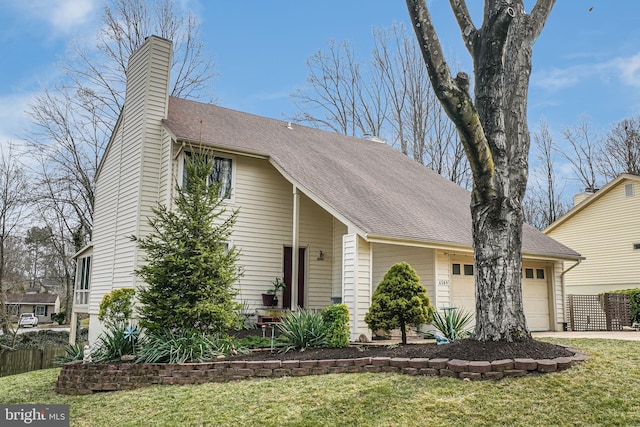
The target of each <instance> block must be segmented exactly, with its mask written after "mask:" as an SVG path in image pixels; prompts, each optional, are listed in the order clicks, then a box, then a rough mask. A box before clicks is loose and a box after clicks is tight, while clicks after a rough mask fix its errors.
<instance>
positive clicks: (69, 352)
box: [56, 344, 84, 365]
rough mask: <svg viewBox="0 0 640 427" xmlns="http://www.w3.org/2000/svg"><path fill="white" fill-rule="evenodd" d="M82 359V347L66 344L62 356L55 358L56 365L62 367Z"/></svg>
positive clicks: (80, 345)
mask: <svg viewBox="0 0 640 427" xmlns="http://www.w3.org/2000/svg"><path fill="white" fill-rule="evenodd" d="M83 358H84V346H83V345H82V344H67V345H66V346H65V348H64V354H62V355H60V356H57V357H56V363H57V364H58V365H64V364H65V363H68V362H73V361H74V360H82V359H83Z"/></svg>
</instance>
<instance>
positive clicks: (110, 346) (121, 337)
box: [91, 325, 143, 363]
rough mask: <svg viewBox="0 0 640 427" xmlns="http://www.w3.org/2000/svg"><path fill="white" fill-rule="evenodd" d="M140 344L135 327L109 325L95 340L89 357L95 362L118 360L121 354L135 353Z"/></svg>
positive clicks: (141, 343)
mask: <svg viewBox="0 0 640 427" xmlns="http://www.w3.org/2000/svg"><path fill="white" fill-rule="evenodd" d="M142 345H143V342H141V340H140V338H139V336H138V333H137V328H135V327H132V326H127V327H124V326H122V325H110V326H109V327H108V328H107V330H106V331H104V332H103V333H102V334H100V336H99V337H98V339H97V340H96V344H95V346H94V348H93V349H92V351H91V359H92V360H93V361H94V362H97V363H107V362H114V361H118V360H120V359H121V358H122V356H126V355H135V354H136V353H137V351H139V349H140V347H141V346H142Z"/></svg>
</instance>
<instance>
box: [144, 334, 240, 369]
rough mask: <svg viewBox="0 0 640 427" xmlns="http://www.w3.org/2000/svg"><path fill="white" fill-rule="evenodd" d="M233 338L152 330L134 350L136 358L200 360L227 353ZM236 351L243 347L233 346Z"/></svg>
mask: <svg viewBox="0 0 640 427" xmlns="http://www.w3.org/2000/svg"><path fill="white" fill-rule="evenodd" d="M233 346H234V344H233V340H232V339H231V338H229V337H228V336H226V335H220V336H217V335H208V334H204V333H202V332H196V331H182V332H171V331H166V332H164V333H159V334H153V335H151V336H149V337H148V338H147V340H146V342H145V344H144V345H143V346H142V347H141V348H140V350H139V351H138V358H137V360H136V361H137V362H142V363H185V362H203V361H206V360H211V359H214V358H216V357H217V356H221V355H224V354H230V353H231V349H232V347H233ZM236 350H237V351H238V352H239V353H241V352H245V350H244V349H242V348H238V349H236Z"/></svg>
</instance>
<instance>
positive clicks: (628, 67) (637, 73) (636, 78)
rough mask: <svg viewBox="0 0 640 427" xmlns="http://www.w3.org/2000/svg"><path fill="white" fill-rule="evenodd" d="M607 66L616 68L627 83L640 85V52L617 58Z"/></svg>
mask: <svg viewBox="0 0 640 427" xmlns="http://www.w3.org/2000/svg"><path fill="white" fill-rule="evenodd" d="M607 68H614V69H616V70H617V71H618V72H619V73H620V77H621V79H622V81H623V82H624V83H625V84H627V85H629V86H635V87H640V53H637V54H635V55H634V56H631V57H628V58H616V59H615V60H613V61H611V63H610V64H609V67H607Z"/></svg>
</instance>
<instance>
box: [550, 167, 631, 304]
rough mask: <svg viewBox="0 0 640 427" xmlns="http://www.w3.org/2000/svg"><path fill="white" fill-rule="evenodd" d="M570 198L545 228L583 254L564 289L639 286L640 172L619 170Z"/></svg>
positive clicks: (584, 292) (585, 290) (580, 291)
mask: <svg viewBox="0 0 640 427" xmlns="http://www.w3.org/2000/svg"><path fill="white" fill-rule="evenodd" d="M574 201H575V206H574V207H573V208H572V209H571V210H570V211H569V212H567V213H566V214H565V215H564V216H562V217H561V218H560V219H558V220H557V221H555V222H554V223H553V224H551V225H549V227H547V228H546V229H545V230H544V232H545V233H546V234H547V235H548V236H550V237H553V238H554V239H556V240H557V241H559V242H562V243H564V244H565V245H567V246H570V247H571V248H573V249H575V250H576V251H578V252H580V254H582V255H583V256H584V257H585V258H586V259H585V260H584V261H582V262H581V263H580V265H578V266H576V267H575V268H573V269H571V270H570V271H568V272H567V273H566V274H565V285H566V293H567V295H571V294H573V295H597V294H599V293H601V292H607V291H613V290H619V289H630V288H637V287H640V176H637V175H630V174H623V175H620V176H619V177H617V178H616V179H614V180H613V181H611V182H610V183H609V184H607V185H606V186H604V187H603V188H602V189H600V190H598V191H596V192H595V193H583V194H581V195H578V196H576V198H575V199H574Z"/></svg>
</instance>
